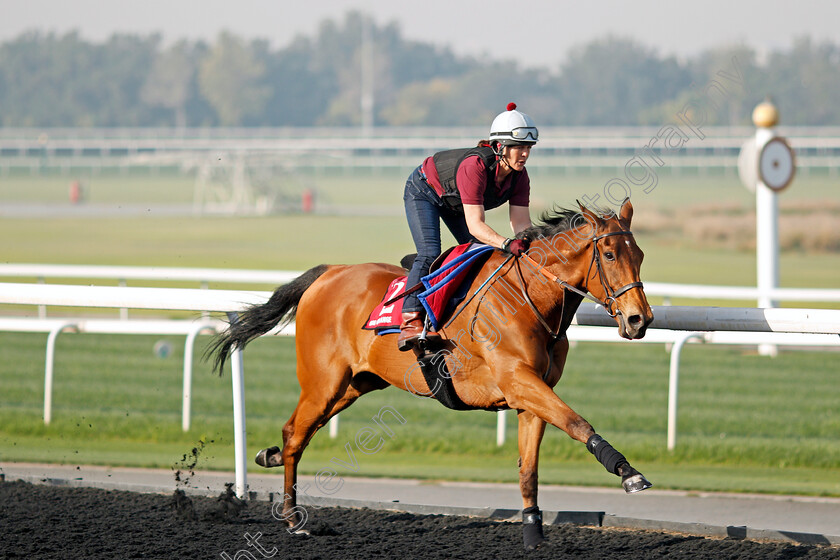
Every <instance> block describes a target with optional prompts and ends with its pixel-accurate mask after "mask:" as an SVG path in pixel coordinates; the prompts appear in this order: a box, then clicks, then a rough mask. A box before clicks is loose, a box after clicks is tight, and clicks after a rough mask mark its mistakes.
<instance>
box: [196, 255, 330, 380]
mask: <svg viewBox="0 0 840 560" xmlns="http://www.w3.org/2000/svg"><path fill="white" fill-rule="evenodd" d="M326 271H327V265H325V264H321V265H318V266H316V267H315V268H310V269H309V270H307V271H306V272H304V273H303V274H301V275H300V276H298V277H297V278H295V279H294V280H292V281H291V282H289V283H288V284H284V285H283V286H280V287H279V288H277V289H276V290H275V291H274V293H273V294H272V296H271V298H269V300H268V301H267V302H266V303H264V304H262V305H252V306H251V307H249V308H248V309H246V310H245V311H244V312H242V314H240V315H239V318H238V320H236V321H232V322H231V323H230V324H229V325H228V328H227V329H226V330H225V331H224V332H222V333H220V334H219V335H218V336H216V338H215V340H214V341H213V342H212V343H211V344H210V346H209V347H208V348H207V351H206V352H205V357H210V356H213V355H215V360H214V363H213V369H214V370H216V371H218V372H219V375H221V374H222V368H223V367H224V365H225V361H226V360H227V358H228V356H230V353H231V352H232V351H233V350H235V349H237V348H239V349H241V348H245V345H246V344H248V343H249V342H251V341H252V340H254V339H255V338H257V337H259V336H261V335H263V334H265V333H267V332H268V331H270V330H271V329H273V328H274V327H276V326H277V325H278V324H280V322H281V321H283V324H284V326H285V325H286V324H288V323H290V322H291V320H292V319H294V317H295V313H297V306H298V303H300V298H302V297H303V293H304V292H305V291H306V290H307V289H308V288H309V286H311V285H312V283H313V282H315V280H317V279H318V278H319V277H320V276H321V275H322V274H324V273H325V272H326Z"/></svg>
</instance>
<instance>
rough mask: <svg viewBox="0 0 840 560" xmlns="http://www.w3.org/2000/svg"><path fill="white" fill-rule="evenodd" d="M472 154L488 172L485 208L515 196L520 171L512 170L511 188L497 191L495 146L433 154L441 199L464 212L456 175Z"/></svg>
mask: <svg viewBox="0 0 840 560" xmlns="http://www.w3.org/2000/svg"><path fill="white" fill-rule="evenodd" d="M470 156H478V157H480V158H481V161H483V162H484V169H485V171H486V173H487V187H486V188H485V189H484V208H485V209H487V210H490V209H492V208H497V207H499V206H501V205H502V204H504V203H505V202H507V201H508V200H509V199H510V197H511V196H513V191H514V188H515V187H516V180H517V179H518V178H519V172H518V171H512V172H511V174H512V176H511V180H510V181H511V182H510V188H508V189H507V190H506V191H505V192H503V193H502V194H501V195H498V194H497V193H496V164H497V163H498V162H497V161H496V152H494V151H493V148H491V147H489V146H486V147H478V148H459V149H457V150H445V151H443V152H438V153H436V154H435V155H434V156H432V161H434V163H435V169H437V172H438V179H439V180H440V185H441V187H443V195H441V197H440V198H441V200H443V203H444V204H446V205H447V206H448V207H449V208H451V209H452V210H455V211H457V212H460V213H462V214H463V213H464V205H463V203H462V202H461V193H460V192H458V184H457V182H456V177H457V175H458V168H459V167H460V166H461V163H462V162H463V161H464V160H465V159H466V158H468V157H470Z"/></svg>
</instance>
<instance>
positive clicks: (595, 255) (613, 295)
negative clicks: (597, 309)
mask: <svg viewBox="0 0 840 560" xmlns="http://www.w3.org/2000/svg"><path fill="white" fill-rule="evenodd" d="M613 235H631V236H632V235H633V232H632V231H630V230H621V231H613V232H609V233H602V234H601V235H595V236H593V237H592V238H591V239H590V241H592V245H593V247H592V260H591V261H590V262H589V268H588V269H587V271H586V278H589V274H590V272H591V271H592V265H593V264H594V265H595V268H596V270H597V271H598V279H599V280H600V281H601V286H603V287H604V292H605V293H606V294H607V298H606V301H604V300H600V299H598V298H596V297H595V296H593V295H592V294H589V293H587V292H585V291H583V290H580V289H578V288H576V287H575V286H572V285H571V284H569V283H568V282H566V281H565V280H561V279H560V278H558V277H557V276H555V275H554V274H552V273H551V272H550V271H549V270H546V269H545V267H542V266H540V264H539V263H537V261H535V260H534V259H532V258H531V257H529V256H528V254H527V253H522V255H521V256H520V257H519V259H517V260H516V272H517V275H518V276H519V284H520V288H521V289H522V296H523V297H524V298H525V301H527V302H528V306H529V307H530V308H531V311H533V312H534V315H535V316H536V317H537V319H538V320H539V322H540V323H542V325H543V326H544V327H545V329H546V330H547V331H548V333H549V334H550V335H551V336H552V337H554V338H558V337H559V336H560V328H561V325H562V319H561V325H558V326H557V330H556V331H553V330H552V329H551V327H550V326H549V325H548V322H547V321H546V320H545V317H543V315H542V313H540V311H539V309H537V306H536V305H534V302H533V301H531V297H530V296H529V295H528V291H527V290H526V289H525V278H524V277H523V276H522V267H521V265H520V260H521V259H525V260H526V261H528V263H530V264H531V265H532V266H533V267H534V269H535V270H536V271H537V272H539V273H540V274H542V275H543V276H545V277H546V278H548V279H549V280H551V281H552V282H555V283H557V284H559V285H560V286H562V287H563V288H565V289H567V290H569V291H571V292H574V293H576V294H578V295H579V296H581V297H583V298H586V299H588V300H591V301H594V302H595V303H597V304H599V305H601V306H603V308H604V309H606V310H607V313H608V314H609V316H610V317H615V316H616V315H618V314H619V313H621V311H619V310H615V311H613V309H612V306H613V304H614V303H615V302H616V300H617V298H618V297H619V296H621V295H622V294H624V293H625V292H628V291H630V290H632V289H633V288H642V287H643V286H644V285H643V284H642V283H641V282H630V283H629V284H625V285H624V286H622V287H620V288H619V289H617V290H613V289H612V287H611V286H610V285H609V283H608V282H607V279H606V278H605V277H604V270H603V268H602V267H601V256H600V251H599V250H598V241H599V240H601V239H603V238H605V237H611V236H613ZM563 304H564V305H565V299H564V301H563Z"/></svg>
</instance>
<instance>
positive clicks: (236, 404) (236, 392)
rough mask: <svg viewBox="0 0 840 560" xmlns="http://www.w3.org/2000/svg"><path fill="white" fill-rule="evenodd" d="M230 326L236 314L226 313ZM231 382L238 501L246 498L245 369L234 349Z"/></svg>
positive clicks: (239, 355)
mask: <svg viewBox="0 0 840 560" xmlns="http://www.w3.org/2000/svg"><path fill="white" fill-rule="evenodd" d="M228 318H229V319H230V322H231V324H233V323H234V322H236V321H237V314H236V313H228ZM230 369H231V382H232V383H233V448H234V463H235V472H236V484H235V485H234V491H235V492H236V496H237V497H238V498H240V499H244V498H245V497H246V492H247V490H248V480H247V477H248V475H247V472H248V466H247V462H246V461H247V460H246V457H245V455H246V453H247V451H246V448H247V440H246V436H245V367H244V364H243V360H242V349H241V348H234V350H233V351H232V352H231V353H230Z"/></svg>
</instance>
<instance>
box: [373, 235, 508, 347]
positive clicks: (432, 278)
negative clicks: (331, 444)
mask: <svg viewBox="0 0 840 560" xmlns="http://www.w3.org/2000/svg"><path fill="white" fill-rule="evenodd" d="M492 250H493V248H492V247H490V246H489V245H480V244H472V243H465V244H463V245H458V246H457V247H451V248H449V249H447V250H446V251H444V252H443V253H442V254H441V255H440V256H439V257H438V258H437V259H435V261H434V263H433V264H432V266H431V268H430V271H429V274H427V275H426V276H424V277H423V278H421V282H422V284H423V289H422V291H421V293H420V294H419V295H418V296H417V297H418V298H419V299H420V303H421V304H422V305H423V307H424V308H425V309H426V313H427V316H428V318H429V322H430V323H431V324H432V328H433V329H435V330H437V329H439V328H440V326H441V325H442V324H443V323H444V322H445V321H446V319H447V318H448V317H449V315H451V314H452V312H453V311H454V310H455V308H456V307H457V306H458V304H459V303H460V302H461V301H463V299H464V298H465V297H466V293H467V291H468V290H469V287H470V285H471V284H472V280H473V278H474V277H475V275H476V274H477V272H478V270H479V269H480V268H481V265H482V264H484V261H485V260H486V259H487V258H488V257H489V256H490V253H491V252H492ZM409 259H410V261H409ZM413 260H414V255H407V256H406V257H404V258H403V259H402V261H401V264H402V265H403V268H405V265H406V264H409V263H410V262H411V261H413ZM406 288H411V286H406V277H405V276H400V277H399V278H395V279H394V280H393V281H392V282H391V283H390V285H389V286H388V289H387V290H386V291H385V294H384V295H383V298H382V300H381V301H380V303H379V304H378V305H377V306H376V307H375V308H374V309H373V311H371V313H370V315H369V316H368V320H367V321H366V322H365V324H364V326H363V327H362V328H364V329H369V330H375V331H376V332H377V334H389V333H393V332H396V331H397V330H399V326H400V321H401V316H402V302H403V300H402V298H400V299H396V300H395V299H394V298H399V297H400V296H401V295H402V294H403V293H404V292H405V290H406ZM387 302H391V303H389V304H388V305H385V303H387Z"/></svg>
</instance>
